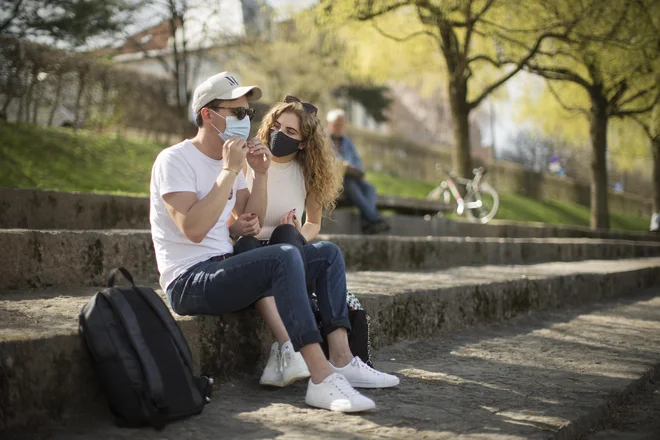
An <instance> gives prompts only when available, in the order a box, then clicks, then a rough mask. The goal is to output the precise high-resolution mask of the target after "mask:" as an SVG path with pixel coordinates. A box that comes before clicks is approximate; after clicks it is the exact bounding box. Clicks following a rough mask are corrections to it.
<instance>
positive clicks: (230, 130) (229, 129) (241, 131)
mask: <svg viewBox="0 0 660 440" xmlns="http://www.w3.org/2000/svg"><path fill="white" fill-rule="evenodd" d="M209 110H210V109H209ZM211 111H212V112H213V113H215V114H216V115H218V116H220V117H221V118H222V119H224V120H225V125H226V127H225V131H224V132H222V131H220V130H218V127H216V126H215V125H213V123H211V125H213V128H215V129H216V130H218V136H220V139H222V141H223V142H227V140H228V139H229V138H230V137H232V136H240V137H242V138H243V139H245V140H247V138H248V136H250V118H248V117H247V116H246V117H244V118H243V119H238V118H237V117H236V116H227V117H225V116H222V115H219V114H218V113H216V112H214V111H213V110H211Z"/></svg>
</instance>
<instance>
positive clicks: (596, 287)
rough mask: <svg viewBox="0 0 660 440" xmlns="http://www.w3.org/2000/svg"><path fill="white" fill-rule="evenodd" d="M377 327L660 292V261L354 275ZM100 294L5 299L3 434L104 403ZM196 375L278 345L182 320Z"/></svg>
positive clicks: (408, 335) (394, 330)
mask: <svg viewBox="0 0 660 440" xmlns="http://www.w3.org/2000/svg"><path fill="white" fill-rule="evenodd" d="M348 279H349V289H350V290H351V291H352V292H354V293H356V294H357V296H358V297H359V298H360V300H361V301H362V303H363V305H364V306H365V308H366V309H367V310H368V312H369V314H370V316H371V318H372V343H373V346H374V348H379V347H385V346H387V345H390V344H393V343H395V342H397V341H399V340H402V339H418V338H423V337H430V336H433V335H435V334H437V333H438V332H440V331H444V332H450V331H456V330H459V329H461V328H464V327H466V326H473V325H478V324H482V323H487V322H497V321H503V320H507V319H511V318H513V317H515V316H517V315H521V314H525V313H527V312H530V311H540V310H556V309H563V308H572V307H575V306H578V305H580V304H588V303H593V302H597V301H603V300H607V299H611V298H616V297H626V296H630V295H631V294H633V293H634V292H640V291H642V290H644V289H648V288H653V287H660V258H654V259H639V260H626V261H584V262H578V263H547V264H539V265H530V266H510V267H506V266H484V267H459V268H452V269H448V270H440V271H427V272H416V273H401V272H359V273H349V277H348ZM95 291H96V289H95V288H93V287H77V288H62V287H58V288H44V289H31V290H27V291H18V292H17V291H14V292H10V293H6V292H5V294H3V295H0V429H2V428H9V427H12V426H13V427H16V426H26V425H29V424H35V423H41V422H42V421H44V420H48V419H59V418H61V417H65V418H66V417H68V416H69V415H71V414H75V413H78V412H80V411H82V410H84V409H85V408H87V407H89V405H90V404H93V403H94V402H96V403H99V402H102V398H101V396H100V392H99V387H98V384H97V382H96V379H95V376H94V373H93V371H92V369H91V365H90V363H89V359H88V356H87V353H86V351H85V349H84V347H83V345H82V341H81V340H80V338H79V337H78V335H77V314H78V311H79V310H80V307H82V305H84V304H85V303H86V302H87V301H88V300H89V298H90V297H91V295H92V294H93V293H94V292H95ZM178 320H179V323H180V325H181V327H182V330H183V332H184V334H185V336H186V339H187V340H188V342H189V344H190V346H191V350H192V352H193V356H194V358H195V362H196V364H197V365H198V366H199V370H201V371H204V372H205V373H210V374H212V375H213V376H214V377H215V378H217V379H218V380H219V381H223V380H227V379H230V378H234V377H236V376H237V375H241V374H245V373H247V374H250V373H255V372H256V371H257V370H258V369H259V368H260V367H261V366H262V365H263V363H264V361H265V358H266V356H267V353H268V348H269V345H270V342H271V337H270V335H269V332H268V331H267V329H266V328H265V327H264V325H263V323H261V321H260V319H259V318H258V317H257V316H256V313H255V312H254V311H245V312H241V313H236V314H232V315H225V316H221V317H179V318H178Z"/></svg>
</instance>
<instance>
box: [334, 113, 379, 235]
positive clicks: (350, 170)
mask: <svg viewBox="0 0 660 440" xmlns="http://www.w3.org/2000/svg"><path fill="white" fill-rule="evenodd" d="M327 120H328V132H329V133H330V136H331V137H332V142H333V144H334V146H335V150H336V151H337V154H338V155H339V156H340V157H341V158H342V160H343V161H344V167H345V168H344V194H346V198H348V201H349V202H351V203H352V204H353V205H355V206H357V208H358V209H359V210H360V223H361V226H362V232H363V233H364V234H378V233H379V232H386V231H389V229H390V226H389V224H387V222H385V221H384V220H383V218H382V217H381V215H380V214H379V213H378V210H377V208H376V188H374V187H373V185H371V184H370V183H368V182H367V181H366V180H364V170H363V168H362V160H360V156H358V153H357V150H356V149H355V146H354V145H353V142H352V141H351V139H350V138H349V137H348V136H346V135H345V134H344V126H345V115H344V111H343V110H340V109H336V110H332V111H330V112H329V113H328V116H327Z"/></svg>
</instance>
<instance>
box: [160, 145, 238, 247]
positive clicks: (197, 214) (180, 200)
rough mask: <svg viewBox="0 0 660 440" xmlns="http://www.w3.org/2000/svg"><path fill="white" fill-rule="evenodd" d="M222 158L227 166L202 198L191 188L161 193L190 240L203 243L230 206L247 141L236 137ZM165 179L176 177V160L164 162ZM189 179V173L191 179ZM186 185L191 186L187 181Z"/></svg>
mask: <svg viewBox="0 0 660 440" xmlns="http://www.w3.org/2000/svg"><path fill="white" fill-rule="evenodd" d="M222 149H223V157H224V158H225V159H226V160H225V163H226V165H227V167H226V168H225V169H224V170H222V171H221V172H220V174H219V175H218V178H217V179H216V181H215V184H214V185H213V188H211V191H209V193H208V194H207V195H206V196H205V197H204V198H202V199H201V200H199V199H197V194H195V193H194V192H189V191H177V190H173V191H167V186H168V185H167V184H166V185H165V191H166V192H165V193H163V194H162V197H163V201H164V202H165V207H166V208H167V212H168V213H169V214H170V216H171V217H172V219H173V220H174V223H175V224H176V226H177V227H178V228H179V230H180V231H181V233H182V234H183V235H185V236H186V237H187V238H188V239H189V240H190V241H192V242H194V243H200V242H201V241H202V240H204V237H206V235H207V234H208V233H209V231H210V230H211V228H213V226H215V224H216V223H217V222H218V219H219V218H220V215H221V214H222V211H224V209H225V206H227V200H228V199H229V193H230V192H231V190H232V187H233V185H234V180H235V179H236V176H237V175H238V172H239V170H240V169H241V167H242V166H243V162H244V161H245V154H246V152H247V151H246V150H247V147H246V146H245V140H243V139H241V138H239V137H237V136H234V137H232V138H230V139H229V140H228V141H227V142H225V144H224V145H223V148H222ZM163 167H164V168H163V174H164V176H163V177H164V179H165V180H166V181H167V179H170V181H172V179H177V178H178V177H179V176H177V173H178V172H180V170H178V169H177V164H176V162H169V163H168V162H166V163H165V164H163ZM188 180H190V176H189V179H188ZM186 186H190V183H188V184H187V185H186Z"/></svg>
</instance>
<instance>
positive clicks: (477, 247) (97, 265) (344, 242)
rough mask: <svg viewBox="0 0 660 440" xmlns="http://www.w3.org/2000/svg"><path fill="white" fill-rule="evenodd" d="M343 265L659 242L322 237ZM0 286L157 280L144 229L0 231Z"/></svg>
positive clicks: (405, 266) (436, 262) (487, 258)
mask: <svg viewBox="0 0 660 440" xmlns="http://www.w3.org/2000/svg"><path fill="white" fill-rule="evenodd" d="M320 239H322V240H328V241H332V242H333V243H335V244H336V245H337V246H339V247H340V248H341V250H342V253H343V255H344V259H345V261H346V268H347V269H348V270H349V271H360V270H386V271H411V270H428V269H446V268H450V267H458V266H479V265H487V264H499V265H519V264H539V263H549V262H560V261H564V262H568V261H583V260H616V259H624V258H647V257H660V243H657V242H656V243H649V242H633V241H624V240H596V239H588V240H585V239H567V238H555V239H534V238H526V239H525V238H460V237H368V236H356V235H323V236H321V237H320ZM0 249H2V252H0V296H1V295H3V294H4V293H6V292H3V290H15V289H24V288H32V287H47V286H82V285H89V286H100V285H104V284H105V282H106V281H107V276H108V273H109V272H110V270H112V269H113V268H115V267H118V266H123V267H125V268H126V269H128V270H129V271H130V272H131V273H132V274H133V276H134V277H135V279H136V280H139V282H140V283H145V282H157V281H158V272H157V268H156V261H155V254H154V249H153V243H152V241H151V234H150V233H149V231H146V230H143V231H30V230H20V229H15V230H5V231H0Z"/></svg>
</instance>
